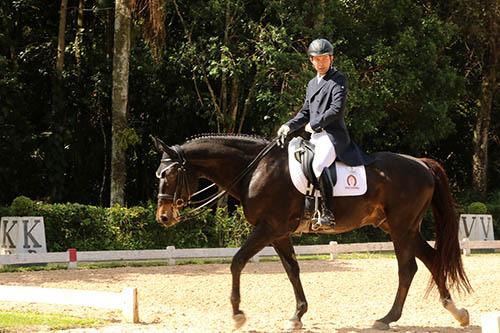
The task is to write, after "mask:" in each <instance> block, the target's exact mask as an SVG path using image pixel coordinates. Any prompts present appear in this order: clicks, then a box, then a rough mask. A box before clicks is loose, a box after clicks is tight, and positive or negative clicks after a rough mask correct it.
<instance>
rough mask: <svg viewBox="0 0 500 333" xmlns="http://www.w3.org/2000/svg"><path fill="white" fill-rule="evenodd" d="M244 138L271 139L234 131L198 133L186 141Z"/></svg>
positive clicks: (253, 140)
mask: <svg viewBox="0 0 500 333" xmlns="http://www.w3.org/2000/svg"><path fill="white" fill-rule="evenodd" d="M235 138H236V139H244V140H246V141H251V142H256V143H257V142H259V143H267V142H269V140H267V139H266V138H264V137H262V136H259V135H253V134H233V133H229V134H228V133H201V134H196V135H193V136H191V137H189V138H188V139H187V140H186V142H184V143H190V142H193V141H197V140H203V139H219V140H224V139H235Z"/></svg>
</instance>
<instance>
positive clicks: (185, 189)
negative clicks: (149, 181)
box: [156, 138, 277, 223]
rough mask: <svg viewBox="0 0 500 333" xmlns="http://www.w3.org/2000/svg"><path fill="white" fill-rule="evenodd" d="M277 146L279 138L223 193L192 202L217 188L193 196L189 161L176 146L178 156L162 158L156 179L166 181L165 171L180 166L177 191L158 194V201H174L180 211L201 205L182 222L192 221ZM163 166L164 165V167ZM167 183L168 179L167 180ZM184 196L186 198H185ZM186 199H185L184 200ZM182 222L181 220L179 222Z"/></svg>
mask: <svg viewBox="0 0 500 333" xmlns="http://www.w3.org/2000/svg"><path fill="white" fill-rule="evenodd" d="M276 144H277V138H275V139H273V140H272V141H271V142H270V143H269V144H267V145H266V146H265V147H264V148H263V149H262V150H261V151H260V152H259V153H258V154H257V156H256V157H255V158H254V159H253V160H252V161H251V162H250V163H249V164H248V165H247V167H246V168H245V169H243V171H242V172H240V174H239V175H238V176H236V177H235V178H234V179H233V180H232V181H231V183H229V185H228V186H226V188H225V189H224V190H223V191H220V192H218V193H215V194H213V195H211V196H210V197H208V198H206V199H203V200H199V201H192V200H191V198H192V197H194V196H196V195H198V194H200V193H202V192H205V191H206V190H208V189H209V188H211V187H213V186H215V185H216V184H211V185H209V186H207V187H205V188H204V189H202V190H200V191H198V192H196V193H193V194H191V193H190V190H189V180H188V176H187V171H186V164H187V160H186V157H185V155H184V152H183V151H182V148H181V147H180V146H178V145H175V146H173V147H172V149H173V150H174V152H175V154H176V155H177V156H174V157H172V158H162V159H161V161H160V167H159V168H158V170H157V171H156V177H157V178H158V179H160V180H164V174H165V171H167V170H168V169H170V168H172V167H174V166H176V165H178V168H177V180H176V184H175V191H174V194H167V193H160V192H158V200H159V201H160V200H172V205H173V208H175V209H177V210H179V209H181V208H183V207H186V206H188V205H189V204H201V205H200V206H198V207H196V208H194V209H192V210H190V211H189V213H188V214H186V215H184V216H183V217H182V219H181V220H187V219H191V218H193V217H195V216H197V215H199V214H201V213H203V211H202V210H201V209H202V208H203V207H206V206H208V205H210V204H213V203H214V202H215V201H217V200H218V199H219V198H220V197H222V196H223V195H225V194H226V193H227V191H229V190H230V189H231V188H232V187H233V186H234V185H236V183H238V182H239V181H240V180H241V179H242V178H243V177H244V176H245V175H246V174H247V173H248V172H249V171H250V170H251V169H252V168H253V167H254V166H255V165H256V164H257V163H258V162H259V161H260V160H261V159H262V158H263V157H264V156H266V155H267V153H269V151H271V149H272V148H274V146H276ZM162 165H164V166H163V167H162ZM165 181H166V179H165ZM183 194H185V196H184V197H183ZM184 198H185V199H184ZM178 222H180V220H179V221H178ZM178 222H177V223H178Z"/></svg>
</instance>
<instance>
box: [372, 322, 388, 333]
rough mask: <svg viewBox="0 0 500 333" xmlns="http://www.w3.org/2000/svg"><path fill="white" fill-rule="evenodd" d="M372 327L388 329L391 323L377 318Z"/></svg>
mask: <svg viewBox="0 0 500 333" xmlns="http://www.w3.org/2000/svg"><path fill="white" fill-rule="evenodd" d="M372 328H374V329H376V330H380V331H387V330H388V329H389V328H390V326H389V324H386V323H384V322H382V321H380V320H375V322H374V323H373V326H372Z"/></svg>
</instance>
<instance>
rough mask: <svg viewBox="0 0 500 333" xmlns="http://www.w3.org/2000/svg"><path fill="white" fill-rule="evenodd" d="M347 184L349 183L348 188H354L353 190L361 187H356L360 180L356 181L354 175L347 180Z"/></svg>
mask: <svg viewBox="0 0 500 333" xmlns="http://www.w3.org/2000/svg"><path fill="white" fill-rule="evenodd" d="M346 182H347V188H350V189H351V188H352V189H358V188H359V187H357V186H356V184H357V183H358V180H357V179H356V176H354V175H349V176H347V179H346Z"/></svg>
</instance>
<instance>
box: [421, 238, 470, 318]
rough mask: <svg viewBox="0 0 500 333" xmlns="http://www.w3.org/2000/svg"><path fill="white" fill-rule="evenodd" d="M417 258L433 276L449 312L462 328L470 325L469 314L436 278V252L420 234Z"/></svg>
mask: <svg viewBox="0 0 500 333" xmlns="http://www.w3.org/2000/svg"><path fill="white" fill-rule="evenodd" d="M415 254H416V255H417V258H418V259H420V260H421V261H422V262H423V263H424V265H425V266H426V267H427V269H429V271H430V272H431V274H432V278H433V279H434V281H435V283H436V285H437V287H438V290H439V296H440V297H441V302H442V304H443V306H444V308H445V309H446V310H448V311H449V312H450V313H451V314H452V315H453V317H455V319H456V320H457V321H458V322H459V323H460V325H461V326H467V325H469V312H468V311H467V310H466V309H458V308H457V307H456V306H455V303H454V302H453V300H452V299H451V295H450V292H449V291H448V288H446V285H444V284H443V283H439V282H438V281H440V280H442V279H439V277H437V276H436V274H437V273H436V272H435V271H434V270H433V267H432V266H433V262H434V258H435V256H436V250H435V249H434V248H432V247H431V246H430V245H429V243H427V242H426V241H425V240H424V239H423V238H422V236H421V235H420V234H419V239H418V244H417V246H416V252H415Z"/></svg>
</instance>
